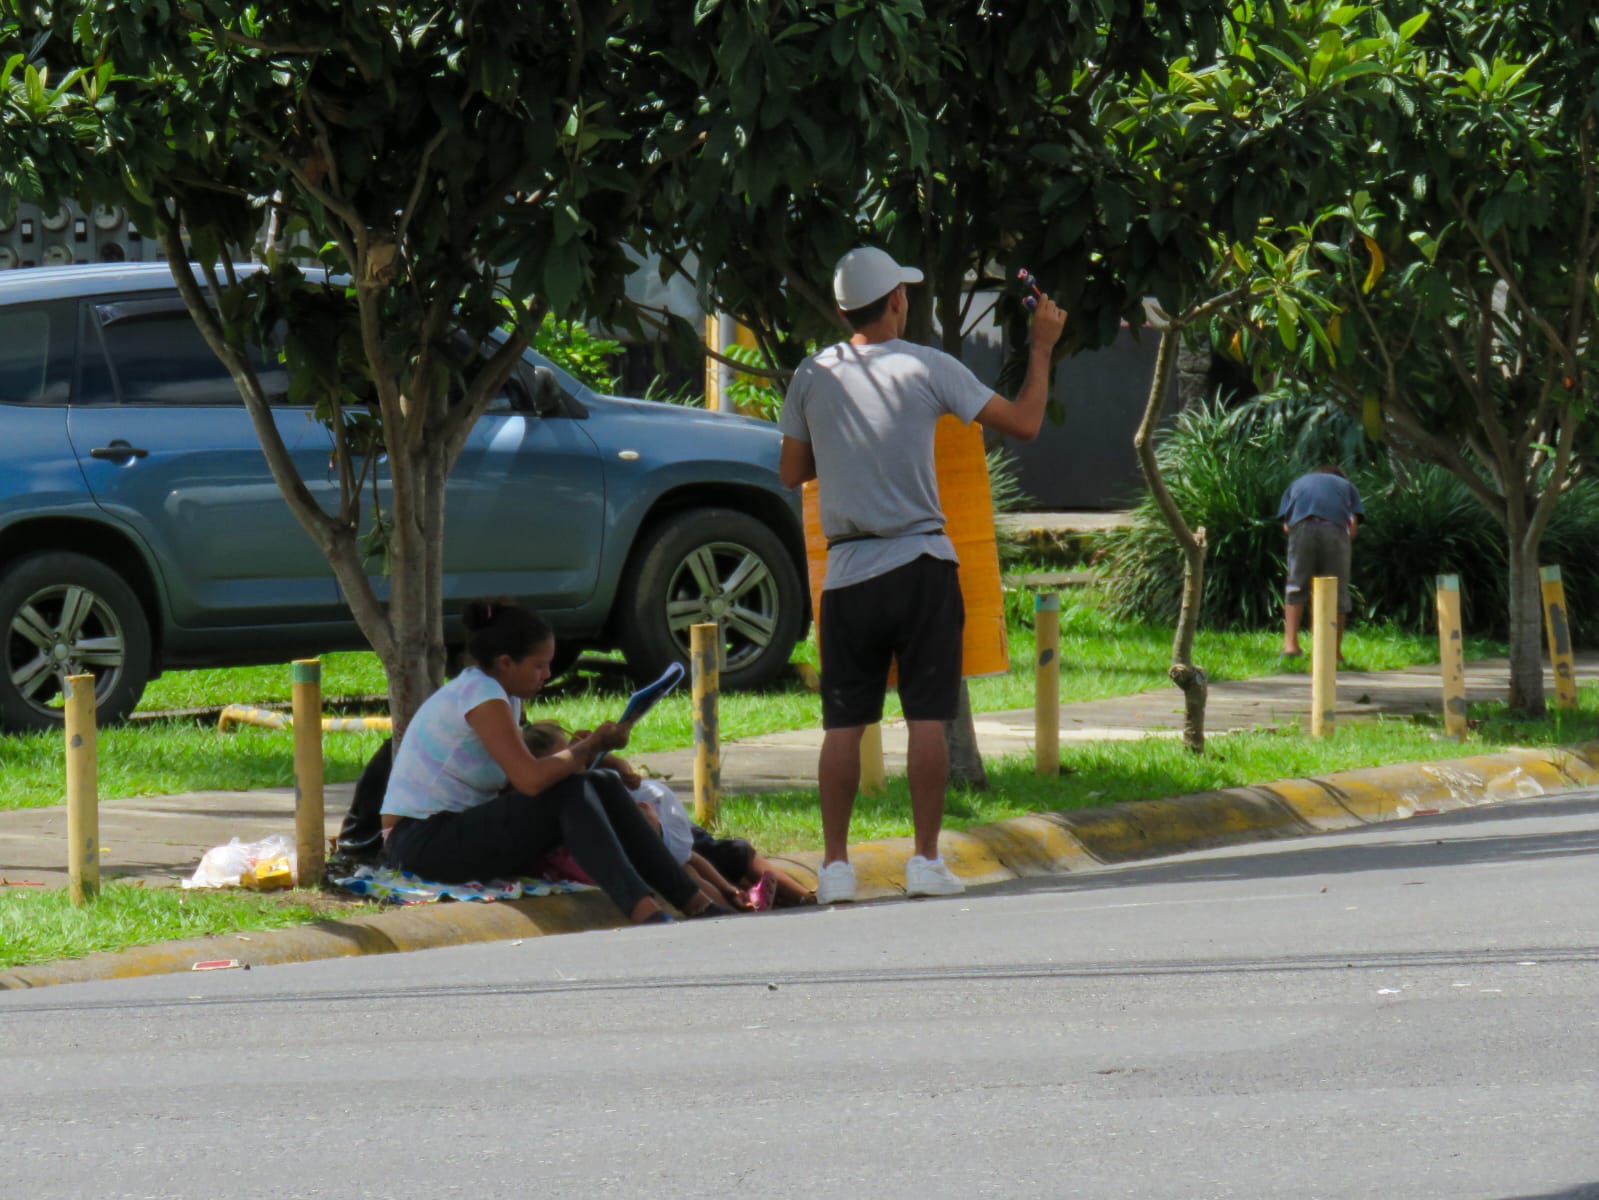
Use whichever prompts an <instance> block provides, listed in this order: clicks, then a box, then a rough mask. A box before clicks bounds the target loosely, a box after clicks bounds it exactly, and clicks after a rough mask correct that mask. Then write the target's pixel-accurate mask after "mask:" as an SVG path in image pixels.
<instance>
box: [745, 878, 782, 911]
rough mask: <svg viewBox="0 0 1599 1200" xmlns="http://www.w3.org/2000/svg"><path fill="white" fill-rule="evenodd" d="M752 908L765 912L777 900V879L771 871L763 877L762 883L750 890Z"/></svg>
mask: <svg viewBox="0 0 1599 1200" xmlns="http://www.w3.org/2000/svg"><path fill="white" fill-rule="evenodd" d="M749 898H750V907H751V908H753V909H754V910H755V911H756V912H765V911H766V910H767V909H769V908H771V907H772V904H773V903H774V902H775V901H776V900H777V877H776V876H775V875H773V874H772V873H771V872H770V871H767V872H765V873H763V874H762V875H761V881H760V882H759V883H757V884H756V885H755V886H754V887H752V888H751V889H750V890H749Z"/></svg>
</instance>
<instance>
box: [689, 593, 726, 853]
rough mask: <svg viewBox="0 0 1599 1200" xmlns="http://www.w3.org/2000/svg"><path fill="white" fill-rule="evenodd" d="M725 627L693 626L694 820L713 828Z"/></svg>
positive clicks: (717, 802) (719, 794) (718, 802)
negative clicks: (718, 700)
mask: <svg viewBox="0 0 1599 1200" xmlns="http://www.w3.org/2000/svg"><path fill="white" fill-rule="evenodd" d="M720 634H721V629H720V627H719V626H718V625H716V623H715V622H708V623H706V624H703V625H691V626H689V662H690V666H691V667H692V669H693V688H694V820H695V821H697V822H698V823H699V824H701V825H704V826H705V827H707V828H710V827H712V826H714V825H715V824H716V818H717V813H718V811H719V810H720V808H721V803H722V733H721V725H720V718H719V717H718V715H717V695H718V693H719V692H720V691H721V686H722V681H721V670H720V660H721V637H720Z"/></svg>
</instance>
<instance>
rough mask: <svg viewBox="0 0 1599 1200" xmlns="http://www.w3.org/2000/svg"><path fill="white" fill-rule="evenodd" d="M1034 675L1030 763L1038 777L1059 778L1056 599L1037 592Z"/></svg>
mask: <svg viewBox="0 0 1599 1200" xmlns="http://www.w3.org/2000/svg"><path fill="white" fill-rule="evenodd" d="M1033 633H1034V636H1035V637H1036V639H1037V642H1038V672H1037V675H1036V676H1035V678H1034V680H1033V694H1034V697H1035V699H1034V702H1033V741H1034V750H1033V761H1034V767H1035V769H1036V770H1037V772H1038V774H1040V775H1059V774H1060V596H1059V595H1058V594H1056V593H1055V592H1040V593H1039V594H1038V595H1037V596H1036V597H1035V598H1034V600H1033Z"/></svg>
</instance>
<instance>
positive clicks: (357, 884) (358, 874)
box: [330, 866, 594, 904]
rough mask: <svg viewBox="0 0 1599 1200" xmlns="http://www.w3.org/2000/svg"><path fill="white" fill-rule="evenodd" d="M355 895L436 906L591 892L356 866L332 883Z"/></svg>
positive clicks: (571, 886)
mask: <svg viewBox="0 0 1599 1200" xmlns="http://www.w3.org/2000/svg"><path fill="white" fill-rule="evenodd" d="M330 882H331V883H333V884H334V885H335V886H336V887H341V888H343V889H344V890H345V891H347V892H349V893H351V894H352V895H355V896H370V897H371V898H372V899H374V900H387V901H390V902H392V903H395V904H434V903H437V902H438V901H440V900H479V901H490V900H521V899H523V898H524V897H528V896H554V895H558V894H560V893H563V892H592V891H593V890H594V889H593V888H592V887H590V886H588V885H587V884H582V883H572V882H570V881H568V880H550V879H491V880H489V881H488V882H487V883H433V882H431V881H429V880H426V879H418V878H417V877H416V876H415V875H413V874H411V872H409V871H396V870H395V869H394V868H393V867H372V866H362V867H357V868H356V869H355V870H354V871H353V872H352V873H351V874H349V875H346V876H343V877H341V878H337V879H333V880H330Z"/></svg>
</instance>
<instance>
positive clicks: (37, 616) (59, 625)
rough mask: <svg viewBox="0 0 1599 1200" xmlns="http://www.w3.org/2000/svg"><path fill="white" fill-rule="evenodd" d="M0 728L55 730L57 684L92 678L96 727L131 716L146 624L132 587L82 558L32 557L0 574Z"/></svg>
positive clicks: (145, 670) (146, 655) (145, 662)
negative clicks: (0, 649)
mask: <svg viewBox="0 0 1599 1200" xmlns="http://www.w3.org/2000/svg"><path fill="white" fill-rule="evenodd" d="M0 637H3V639H4V640H3V643H0V645H3V646H4V650H5V653H4V661H3V666H4V670H3V671H0V727H4V728H6V729H10V730H15V731H24V730H48V729H59V728H60V727H61V726H62V725H63V724H64V723H65V720H66V713H65V710H64V709H63V707H62V693H63V690H64V688H63V684H62V681H63V680H64V679H65V678H66V677H67V676H68V675H76V674H93V675H94V676H95V688H94V695H95V714H96V720H97V721H98V722H99V723H101V724H111V723H113V722H116V721H120V720H122V719H123V718H124V717H126V716H127V715H128V714H129V713H130V712H132V711H133V708H134V705H136V704H138V702H139V697H140V696H141V695H142V694H143V693H144V685H145V684H146V683H147V682H149V679H150V665H151V658H152V655H151V646H150V623H149V621H148V620H147V619H146V617H145V614H144V608H143V606H142V605H141V604H140V603H139V598H138V597H137V596H136V595H134V592H133V589H132V588H130V587H129V586H128V585H127V584H126V583H124V582H123V580H122V578H121V576H119V575H118V574H117V573H116V572H115V571H113V570H112V569H111V568H110V567H108V566H106V565H105V564H104V563H102V562H99V561H97V560H96V559H92V558H89V557H86V556H85V555H82V554H68V553H47V554H32V555H29V556H28V557H26V558H21V559H18V560H17V561H16V562H14V563H12V564H11V565H10V566H9V567H6V568H5V569H4V570H3V572H0Z"/></svg>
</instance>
